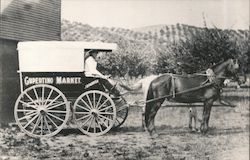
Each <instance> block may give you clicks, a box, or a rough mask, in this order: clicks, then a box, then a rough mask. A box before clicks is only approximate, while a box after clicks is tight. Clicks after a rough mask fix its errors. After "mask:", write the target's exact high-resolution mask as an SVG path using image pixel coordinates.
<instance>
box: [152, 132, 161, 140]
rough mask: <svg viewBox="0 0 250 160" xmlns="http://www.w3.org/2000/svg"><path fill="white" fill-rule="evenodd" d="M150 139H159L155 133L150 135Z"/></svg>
mask: <svg viewBox="0 0 250 160" xmlns="http://www.w3.org/2000/svg"><path fill="white" fill-rule="evenodd" d="M150 137H151V138H152V139H154V138H157V137H159V135H158V134H157V133H155V132H154V133H150Z"/></svg>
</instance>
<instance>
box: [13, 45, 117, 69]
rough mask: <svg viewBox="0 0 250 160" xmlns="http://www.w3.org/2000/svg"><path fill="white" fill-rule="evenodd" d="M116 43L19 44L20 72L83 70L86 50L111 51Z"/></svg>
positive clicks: (115, 46)
mask: <svg viewBox="0 0 250 160" xmlns="http://www.w3.org/2000/svg"><path fill="white" fill-rule="evenodd" d="M116 48H117V45H116V44H115V43H102V42H81V41H77V42H72V41H71V42H69V41H32V42H19V43H18V46H17V50H18V57H19V71H20V72H82V71H84V52H86V51H87V50H98V51H105V52H111V51H113V50H115V49H116Z"/></svg>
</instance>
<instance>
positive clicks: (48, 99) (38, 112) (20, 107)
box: [14, 84, 70, 137]
mask: <svg viewBox="0 0 250 160" xmlns="http://www.w3.org/2000/svg"><path fill="white" fill-rule="evenodd" d="M69 113H70V108H69V104H68V101H67V99H66V97H65V96H64V94H63V93H62V92H61V91H60V90H59V89H57V88H55V87H53V86H50V85H46V84H39V85H34V86H32V87H29V88H27V89H26V90H24V91H23V92H22V93H21V94H20V95H19V97H18V98H17V100H16V103H15V109H14V115H15V120H16V122H17V124H18V126H19V127H20V129H21V130H22V131H24V132H25V133H26V134H28V135H29V136H31V137H49V136H54V135H56V134H57V133H59V132H60V131H61V130H62V129H63V127H64V126H65V124H66V122H67V120H68V118H69Z"/></svg>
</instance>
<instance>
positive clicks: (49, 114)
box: [47, 112, 64, 122]
mask: <svg viewBox="0 0 250 160" xmlns="http://www.w3.org/2000/svg"><path fill="white" fill-rule="evenodd" d="M47 115H48V116H51V117H54V118H55V119H57V120H59V121H62V122H64V120H63V119H61V118H59V117H57V116H55V115H53V114H51V113H48V112H47Z"/></svg>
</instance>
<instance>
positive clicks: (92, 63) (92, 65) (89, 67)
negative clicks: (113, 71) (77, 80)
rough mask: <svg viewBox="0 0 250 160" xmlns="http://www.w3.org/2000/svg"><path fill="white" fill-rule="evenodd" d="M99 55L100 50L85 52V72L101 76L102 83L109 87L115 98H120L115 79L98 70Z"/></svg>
mask: <svg viewBox="0 0 250 160" xmlns="http://www.w3.org/2000/svg"><path fill="white" fill-rule="evenodd" d="M97 55H98V51H97V50H90V51H88V52H86V53H85V56H84V57H85V64H84V68H85V74H86V75H88V74H89V75H95V76H97V77H100V78H101V79H100V81H101V83H102V84H103V85H104V86H105V87H106V89H108V90H109V91H110V92H111V93H112V94H113V96H115V97H114V98H118V99H119V98H120V96H121V95H120V92H119V91H118V90H117V89H116V87H115V86H116V84H115V82H114V81H113V80H111V79H110V78H109V76H105V75H103V74H102V73H101V72H99V71H98V70H97V61H96V59H97Z"/></svg>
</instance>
